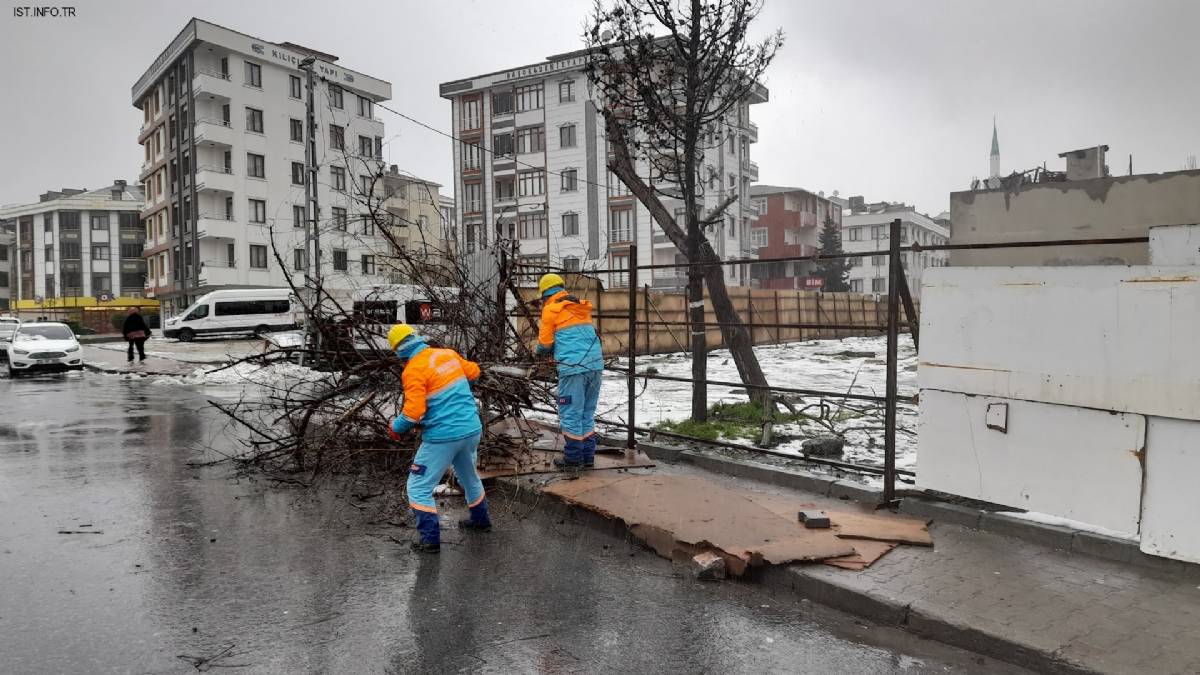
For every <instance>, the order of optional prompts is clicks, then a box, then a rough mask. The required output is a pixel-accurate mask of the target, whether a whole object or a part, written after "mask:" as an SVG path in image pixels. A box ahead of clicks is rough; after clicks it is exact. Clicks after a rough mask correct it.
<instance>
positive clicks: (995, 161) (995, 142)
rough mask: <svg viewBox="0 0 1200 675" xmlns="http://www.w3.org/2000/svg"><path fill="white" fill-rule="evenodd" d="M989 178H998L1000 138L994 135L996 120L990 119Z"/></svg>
mask: <svg viewBox="0 0 1200 675" xmlns="http://www.w3.org/2000/svg"><path fill="white" fill-rule="evenodd" d="M988 176H989V177H990V178H999V177H1000V138H999V137H998V136H997V135H996V118H995V117H993V118H992V172H991V173H990V174H988Z"/></svg>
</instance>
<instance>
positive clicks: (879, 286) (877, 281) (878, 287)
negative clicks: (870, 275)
mask: <svg viewBox="0 0 1200 675" xmlns="http://www.w3.org/2000/svg"><path fill="white" fill-rule="evenodd" d="M886 284H887V279H884V278H883V277H875V278H874V279H872V280H871V292H872V293H882V292H883V291H886V290H887V286H886Z"/></svg>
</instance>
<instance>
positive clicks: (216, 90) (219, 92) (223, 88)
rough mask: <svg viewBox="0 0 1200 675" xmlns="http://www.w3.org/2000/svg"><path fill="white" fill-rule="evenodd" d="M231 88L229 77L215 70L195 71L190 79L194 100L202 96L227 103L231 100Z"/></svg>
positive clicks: (231, 83)
mask: <svg viewBox="0 0 1200 675" xmlns="http://www.w3.org/2000/svg"><path fill="white" fill-rule="evenodd" d="M233 87H234V85H233V82H232V81H230V79H229V75H226V74H224V73H220V72H217V71H215V70H197V71H196V75H195V77H193V78H192V92H193V94H195V96H196V98H200V96H201V94H204V95H207V96H209V97H211V98H214V99H219V100H223V101H229V100H231V99H232V98H233V91H234V89H233Z"/></svg>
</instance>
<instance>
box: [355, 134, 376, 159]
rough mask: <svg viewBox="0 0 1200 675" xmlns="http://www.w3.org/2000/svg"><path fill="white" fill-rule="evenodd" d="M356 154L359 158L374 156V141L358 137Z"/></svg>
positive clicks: (366, 137) (367, 137)
mask: <svg viewBox="0 0 1200 675" xmlns="http://www.w3.org/2000/svg"><path fill="white" fill-rule="evenodd" d="M358 154H359V156H361V157H374V156H375V141H373V140H371V137H370V136H359V137H358Z"/></svg>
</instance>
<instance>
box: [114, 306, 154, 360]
mask: <svg viewBox="0 0 1200 675" xmlns="http://www.w3.org/2000/svg"><path fill="white" fill-rule="evenodd" d="M121 333H122V334H124V335H125V340H126V341H127V342H129V350H128V352H127V355H128V357H129V362H130V363H133V348H134V347H135V346H136V347H137V353H138V363H141V362H142V361H145V360H146V338H148V337H150V326H147V325H146V320H145V319H143V318H142V314H141V312H139V311H138V308H137V307H130V308H129V314H128V315H127V316H126V317H125V323H123V324H121Z"/></svg>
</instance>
